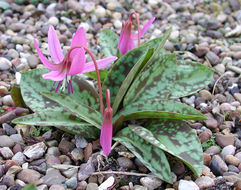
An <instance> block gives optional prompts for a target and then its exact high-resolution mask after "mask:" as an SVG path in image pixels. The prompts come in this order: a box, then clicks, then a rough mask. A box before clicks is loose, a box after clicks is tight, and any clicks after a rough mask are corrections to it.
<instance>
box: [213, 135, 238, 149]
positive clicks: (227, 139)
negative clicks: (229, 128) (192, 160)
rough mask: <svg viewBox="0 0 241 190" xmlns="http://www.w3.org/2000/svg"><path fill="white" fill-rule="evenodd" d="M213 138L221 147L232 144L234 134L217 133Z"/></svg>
mask: <svg viewBox="0 0 241 190" xmlns="http://www.w3.org/2000/svg"><path fill="white" fill-rule="evenodd" d="M215 140H216V142H217V143H218V145H219V146H221V147H222V148H223V147H225V146H227V145H234V136H233V135H222V134H217V135H216V138H215Z"/></svg>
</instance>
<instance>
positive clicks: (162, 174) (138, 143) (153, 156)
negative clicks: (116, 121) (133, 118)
mask: <svg viewBox="0 0 241 190" xmlns="http://www.w3.org/2000/svg"><path fill="white" fill-rule="evenodd" d="M114 140H115V141H118V142H120V143H121V144H123V145H125V146H126V147H127V148H128V149H129V150H130V151H131V152H132V153H133V154H134V155H135V156H136V157H137V158H138V159H139V160H140V161H141V162H142V163H143V164H144V165H145V166H146V167H147V168H148V169H149V170H150V171H151V172H152V173H153V174H155V175H156V176H157V177H158V178H160V179H162V180H164V181H166V182H168V183H172V176H171V170H170V166H169V163H168V161H167V158H166V156H165V154H164V152H163V151H162V150H161V149H160V148H158V147H156V146H153V145H152V144H150V143H149V142H147V141H145V140H144V139H143V138H141V137H139V136H138V135H136V134H135V133H133V132H132V131H131V130H130V129H129V128H128V127H127V128H124V129H122V130H121V131H120V132H119V133H118V134H117V135H116V137H115V138H114Z"/></svg>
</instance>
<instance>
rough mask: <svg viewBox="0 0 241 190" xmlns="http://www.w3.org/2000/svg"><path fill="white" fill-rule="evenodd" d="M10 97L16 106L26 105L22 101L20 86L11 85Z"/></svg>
mask: <svg viewBox="0 0 241 190" xmlns="http://www.w3.org/2000/svg"><path fill="white" fill-rule="evenodd" d="M10 94H11V97H12V99H13V101H14V104H15V105H16V106H18V107H26V105H25V103H24V101H23V97H22V95H21V90H20V87H19V86H17V85H16V84H14V85H13V87H12V89H11V92H10Z"/></svg>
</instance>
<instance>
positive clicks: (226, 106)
mask: <svg viewBox="0 0 241 190" xmlns="http://www.w3.org/2000/svg"><path fill="white" fill-rule="evenodd" d="M235 109H236V108H235V107H234V106H232V105H231V104H229V103H222V104H221V105H220V110H221V111H222V112H230V111H234V110H235Z"/></svg>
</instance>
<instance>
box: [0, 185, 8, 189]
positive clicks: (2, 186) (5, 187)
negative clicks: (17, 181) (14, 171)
mask: <svg viewBox="0 0 241 190" xmlns="http://www.w3.org/2000/svg"><path fill="white" fill-rule="evenodd" d="M7 188H8V187H7V186H6V185H0V190H6V189H7Z"/></svg>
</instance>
